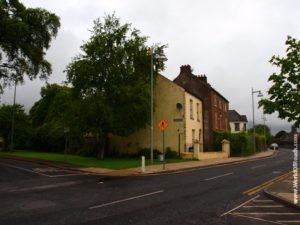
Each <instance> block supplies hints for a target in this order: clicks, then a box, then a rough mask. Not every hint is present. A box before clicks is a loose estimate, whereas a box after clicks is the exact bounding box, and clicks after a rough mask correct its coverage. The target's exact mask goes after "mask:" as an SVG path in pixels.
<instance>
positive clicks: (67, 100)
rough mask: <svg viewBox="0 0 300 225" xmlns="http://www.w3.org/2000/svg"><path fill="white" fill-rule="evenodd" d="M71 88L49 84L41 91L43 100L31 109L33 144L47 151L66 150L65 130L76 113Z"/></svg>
mask: <svg viewBox="0 0 300 225" xmlns="http://www.w3.org/2000/svg"><path fill="white" fill-rule="evenodd" d="M73 104H74V101H73V97H72V94H71V88H69V87H66V86H60V85H58V84H48V85H47V86H45V87H42V89H41V99H40V100H38V101H37V102H35V104H34V105H33V107H32V108H31V109H30V117H31V121H32V126H33V128H34V135H33V144H34V146H33V147H35V148H38V149H40V150H45V151H56V152H58V151H61V152H62V151H63V150H64V144H65V140H64V129H65V127H67V126H70V124H69V123H70V119H71V118H73V115H74V113H76V111H75V112H71V109H72V108H73Z"/></svg>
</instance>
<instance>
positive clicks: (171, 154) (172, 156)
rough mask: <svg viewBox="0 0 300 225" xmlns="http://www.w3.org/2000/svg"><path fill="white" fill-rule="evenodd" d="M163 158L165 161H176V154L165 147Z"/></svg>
mask: <svg viewBox="0 0 300 225" xmlns="http://www.w3.org/2000/svg"><path fill="white" fill-rule="evenodd" d="M165 158H166V159H178V158H179V156H178V153H177V152H176V151H174V150H172V149H171V148H170V147H167V149H166V152H165Z"/></svg>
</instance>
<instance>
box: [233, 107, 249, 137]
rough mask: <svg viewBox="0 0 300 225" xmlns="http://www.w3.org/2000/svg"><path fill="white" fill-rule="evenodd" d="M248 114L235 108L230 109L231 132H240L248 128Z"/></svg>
mask: <svg viewBox="0 0 300 225" xmlns="http://www.w3.org/2000/svg"><path fill="white" fill-rule="evenodd" d="M247 122H248V121H247V116H246V115H240V114H239V113H238V112H237V111H235V110H229V125H230V131H231V133H240V132H243V131H246V130H247Z"/></svg>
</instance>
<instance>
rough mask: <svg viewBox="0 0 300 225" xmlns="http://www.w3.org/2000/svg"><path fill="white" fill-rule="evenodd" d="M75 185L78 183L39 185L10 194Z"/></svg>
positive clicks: (16, 190)
mask: <svg viewBox="0 0 300 225" xmlns="http://www.w3.org/2000/svg"><path fill="white" fill-rule="evenodd" d="M76 183H78V182H75V181H70V182H64V183H57V184H48V185H41V186H35V187H29V188H20V189H15V190H11V191H10V192H24V191H37V190H45V189H51V188H58V187H66V186H71V185H74V184H76Z"/></svg>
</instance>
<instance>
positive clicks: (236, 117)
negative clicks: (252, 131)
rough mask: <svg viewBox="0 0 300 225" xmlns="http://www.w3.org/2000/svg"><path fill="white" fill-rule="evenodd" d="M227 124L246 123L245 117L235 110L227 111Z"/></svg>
mask: <svg viewBox="0 0 300 225" xmlns="http://www.w3.org/2000/svg"><path fill="white" fill-rule="evenodd" d="M229 122H248V120H247V116H246V115H240V114H239V113H238V112H237V111H235V110H229Z"/></svg>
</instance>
